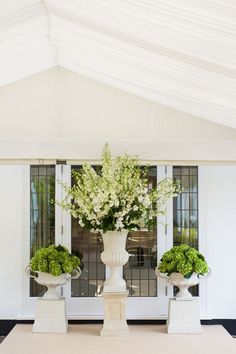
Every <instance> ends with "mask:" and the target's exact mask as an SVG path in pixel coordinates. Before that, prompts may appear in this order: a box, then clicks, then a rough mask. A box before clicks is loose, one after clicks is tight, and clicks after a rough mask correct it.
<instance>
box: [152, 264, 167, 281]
mask: <svg viewBox="0 0 236 354" xmlns="http://www.w3.org/2000/svg"><path fill="white" fill-rule="evenodd" d="M155 273H156V276H157V277H160V278H163V279H169V276H168V275H167V274H165V273H161V272H160V271H159V269H158V268H157V267H156V269H155Z"/></svg>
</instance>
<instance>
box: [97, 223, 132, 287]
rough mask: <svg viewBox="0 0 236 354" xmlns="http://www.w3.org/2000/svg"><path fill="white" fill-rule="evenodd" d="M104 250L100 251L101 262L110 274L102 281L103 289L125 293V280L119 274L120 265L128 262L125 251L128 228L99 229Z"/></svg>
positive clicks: (127, 255) (127, 254)
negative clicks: (114, 229) (119, 229)
mask: <svg viewBox="0 0 236 354" xmlns="http://www.w3.org/2000/svg"><path fill="white" fill-rule="evenodd" d="M101 235H102V239H103V245H104V251H103V252H102V253H101V259H102V262H103V263H104V264H105V265H106V266H108V267H109V268H110V276H109V278H108V279H107V280H106V281H105V282H104V287H103V291H104V292H106V293H125V292H126V291H127V290H126V281H125V280H124V279H123V276H122V275H121V274H122V272H121V267H122V266H123V265H125V264H126V263H127V262H128V259H129V253H128V252H127V251H126V239H127V235H128V230H124V229H122V230H121V231H107V232H105V233H103V232H102V231H101Z"/></svg>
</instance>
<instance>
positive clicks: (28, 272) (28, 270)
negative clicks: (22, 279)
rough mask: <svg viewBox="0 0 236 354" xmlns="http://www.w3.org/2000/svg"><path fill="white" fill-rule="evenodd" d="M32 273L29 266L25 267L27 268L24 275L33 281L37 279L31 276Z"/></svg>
mask: <svg viewBox="0 0 236 354" xmlns="http://www.w3.org/2000/svg"><path fill="white" fill-rule="evenodd" d="M31 271H32V269H31V267H30V265H27V267H26V268H25V274H26V275H27V276H28V277H29V278H33V279H37V277H36V276H35V275H32V274H31V273H30V272H31Z"/></svg>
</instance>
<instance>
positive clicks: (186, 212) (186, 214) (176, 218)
mask: <svg viewBox="0 0 236 354" xmlns="http://www.w3.org/2000/svg"><path fill="white" fill-rule="evenodd" d="M173 177H174V178H178V179H180V180H181V181H182V183H183V187H184V191H183V193H181V195H180V196H178V197H176V198H174V199H173V223H174V225H173V226H174V230H173V239H174V245H181V244H182V243H187V244H188V245H190V246H191V247H194V248H196V249H198V168H197V167H186V166H178V167H175V166H174V167H173ZM190 291H191V292H192V294H193V295H194V296H197V295H198V286H195V287H192V288H190Z"/></svg>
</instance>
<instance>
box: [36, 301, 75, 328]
mask: <svg viewBox="0 0 236 354" xmlns="http://www.w3.org/2000/svg"><path fill="white" fill-rule="evenodd" d="M67 328H68V321H67V318H66V303H65V299H64V298H61V299H59V300H44V299H43V298H42V299H38V300H37V303H36V314H35V321H34V325H33V330H32V331H33V332H37V333H66V332H67Z"/></svg>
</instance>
